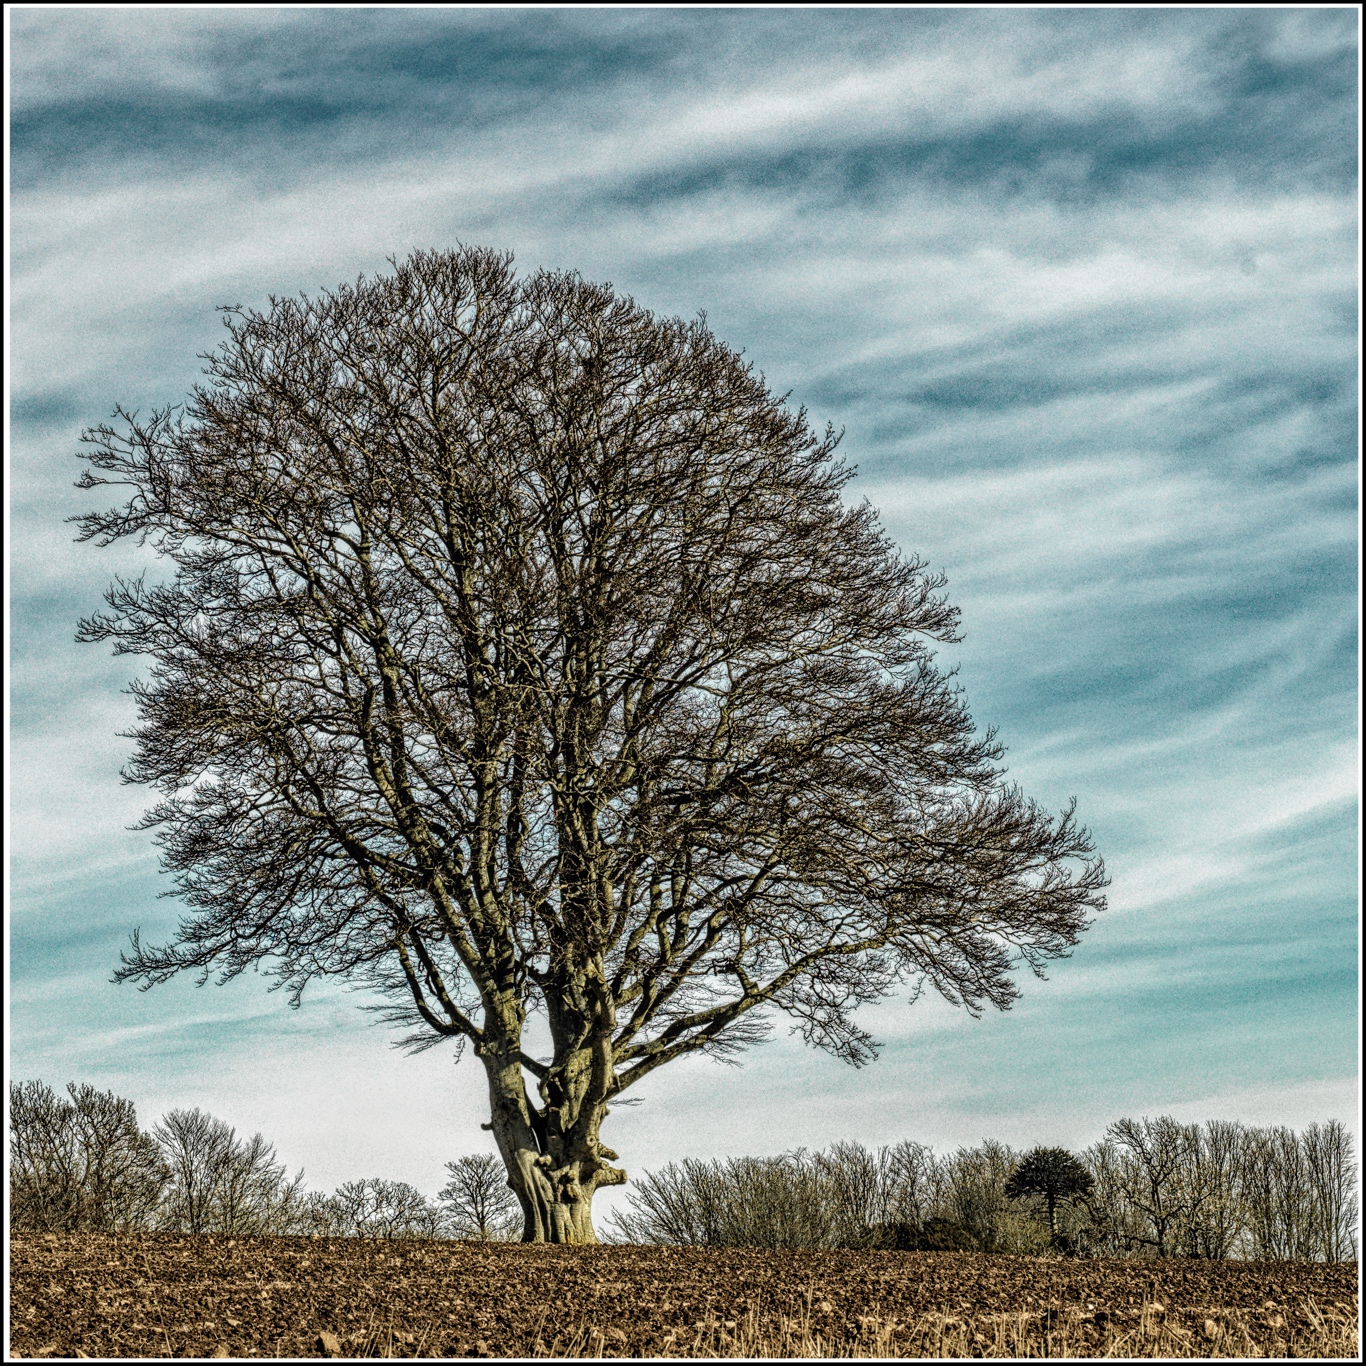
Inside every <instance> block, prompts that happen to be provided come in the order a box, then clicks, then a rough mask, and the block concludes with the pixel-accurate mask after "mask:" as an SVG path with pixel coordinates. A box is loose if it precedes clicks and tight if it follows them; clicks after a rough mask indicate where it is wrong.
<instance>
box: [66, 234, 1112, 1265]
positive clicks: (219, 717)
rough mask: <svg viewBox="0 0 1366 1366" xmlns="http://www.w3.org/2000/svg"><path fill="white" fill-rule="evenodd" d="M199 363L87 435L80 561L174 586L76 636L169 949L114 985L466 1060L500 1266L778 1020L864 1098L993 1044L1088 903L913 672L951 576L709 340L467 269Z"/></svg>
mask: <svg viewBox="0 0 1366 1366" xmlns="http://www.w3.org/2000/svg"><path fill="white" fill-rule="evenodd" d="M224 321H225V323H226V325H227V332H228V336H227V339H226V340H225V342H224V343H223V345H222V346H221V347H220V348H219V349H218V350H217V351H215V352H214V353H213V354H212V355H210V356H208V357H205V359H206V361H207V369H206V372H205V373H206V378H205V381H204V382H203V383H201V384H200V385H198V386H196V388H195V389H194V391H193V393H192V395H191V396H190V398H189V399H188V401H187V402H186V403H185V404H183V405H180V406H177V407H172V408H167V409H163V410H158V411H155V412H152V413H151V414H150V415H148V416H147V417H146V418H140V417H139V416H138V414H136V413H128V412H126V411H124V410H122V409H120V410H119V411H118V413H117V415H116V420H117V422H118V424H119V425H118V426H117V427H115V426H110V425H104V426H100V427H97V428H95V429H92V430H91V431H89V432H87V433H86V436H85V442H86V451H85V458H86V459H87V460H88V462H89V466H90V468H88V469H87V471H86V473H85V475H84V477H83V478H82V480H81V487H85V488H94V487H97V486H101V485H114V486H116V487H119V488H121V489H123V490H124V491H125V494H126V501H125V502H124V503H123V504H122V505H121V506H118V507H115V508H113V509H111V510H109V511H107V512H104V513H91V514H89V515H87V516H85V517H84V518H82V519H80V521H81V530H80V534H81V537H82V539H85V540H91V541H95V542H97V543H99V544H109V543H111V542H113V541H116V540H119V539H122V538H133V539H135V540H139V541H145V542H147V543H149V544H150V545H152V546H153V547H154V548H155V549H156V550H157V551H159V552H160V553H161V554H162V555H163V556H164V557H165V558H166V560H167V561H168V562H169V564H170V566H172V568H173V573H172V574H171V575H170V576H169V578H168V579H167V580H166V581H165V582H161V583H155V584H148V583H147V582H146V581H145V579H139V580H132V581H125V580H118V581H116V582H115V583H114V585H113V586H112V588H111V589H110V591H109V593H108V595H107V603H108V610H107V611H106V612H103V613H100V614H97V615H94V616H92V617H90V618H89V619H87V620H86V621H84V622H82V623H81V627H80V638H81V639H84V640H90V641H96V640H109V641H112V642H113V645H114V648H115V649H116V650H117V651H119V652H129V653H134V654H144V655H148V656H150V657H151V660H152V661H153V663H152V666H151V669H150V673H149V676H148V677H147V678H146V679H145V680H144V681H139V682H137V683H135V684H134V685H133V692H134V695H135V696H136V698H137V702H138V705H139V709H140V717H141V720H140V724H139V725H138V726H137V728H136V729H135V731H133V732H132V738H133V739H134V740H135V741H136V752H135V756H134V758H133V759H132V761H131V763H130V765H129V766H128V768H127V770H126V776H127V778H128V779H129V780H131V781H133V782H139V783H146V784H149V785H151V786H152V787H154V788H156V789H159V790H160V792H161V800H160V801H159V802H158V803H157V804H156V805H155V806H154V807H153V808H152V809H151V810H150V811H149V813H148V815H147V817H146V821H145V826H146V828H148V829H150V830H153V831H155V838H156V842H157V843H158V845H159V847H160V850H161V855H162V859H163V864H164V866H165V868H166V869H167V870H168V871H169V872H170V873H171V874H172V875H173V877H174V879H175V887H176V890H177V893H178V895H179V896H181V897H182V898H183V900H184V902H185V904H186V906H187V907H188V911H189V914H188V915H187V916H186V917H185V918H184V919H183V920H182V922H181V924H180V927H179V930H178V933H177V934H176V936H175V938H174V939H173V941H172V942H170V943H168V944H165V945H163V946H159V947H151V946H148V945H145V944H143V943H141V942H140V940H139V939H138V938H137V936H136V934H135V935H134V939H133V946H132V949H131V951H130V952H129V953H128V954H126V955H125V956H124V961H123V963H122V965H121V967H120V968H119V969H118V972H117V974H116V975H117V977H118V978H119V979H121V980H122V979H131V980H136V981H138V982H140V983H141V984H142V985H143V986H144V987H145V986H150V985H152V984H154V983H157V982H161V981H164V980H166V979H168V978H170V977H172V976H174V975H175V974H177V973H180V972H182V971H186V970H190V971H196V972H197V973H198V974H199V980H200V981H206V980H208V978H209V977H210V976H212V975H213V974H214V973H217V974H218V977H219V980H225V979H227V978H230V977H233V976H235V975H237V974H239V973H241V972H242V971H244V970H245V969H246V968H248V967H252V966H257V965H263V964H264V965H265V966H266V967H267V969H268V970H269V971H271V972H273V973H274V974H275V975H276V977H277V978H278V981H279V983H280V984H281V985H283V986H285V987H287V988H288V991H289V993H290V996H291V999H292V1000H293V1001H294V1002H296V1003H297V1002H298V1000H299V998H300V994H301V993H302V992H303V990H304V989H305V987H306V986H307V984H308V983H309V982H310V981H313V980H314V979H316V978H319V977H325V976H341V977H347V978H350V979H352V980H355V981H358V982H361V983H364V984H368V985H370V986H372V987H374V988H375V989H376V990H378V991H379V992H381V993H383V995H384V997H385V999H386V1000H388V1001H389V1003H390V1004H389V1007H388V1012H389V1016H390V1018H391V1019H393V1020H395V1021H398V1022H402V1023H403V1024H404V1025H405V1026H407V1027H408V1029H409V1032H408V1033H407V1035H406V1036H405V1042H407V1043H408V1044H409V1045H410V1046H413V1047H426V1046H430V1045H433V1044H437V1043H440V1042H442V1041H443V1040H453V1041H457V1042H460V1043H463V1042H465V1041H468V1042H469V1043H471V1044H472V1045H473V1047H474V1049H475V1051H476V1053H477V1054H478V1056H479V1058H480V1059H481V1061H482V1062H483V1065H484V1067H485V1068H486V1070H487V1072H488V1077H489V1085H490V1097H491V1128H492V1131H493V1134H494V1137H495V1138H496V1140H497V1142H498V1146H499V1150H500V1152H501V1153H502V1155H503V1158H504V1162H505V1164H506V1166H507V1168H508V1172H509V1180H510V1184H511V1185H512V1187H513V1189H514V1190H515V1191H516V1193H517V1195H518V1197H519V1199H520V1201H521V1204H522V1209H523V1214H524V1218H525V1235H524V1236H526V1237H527V1238H551V1239H556V1240H560V1241H586V1240H591V1239H592V1236H593V1233H592V1225H591V1221H590V1218H589V1205H590V1202H591V1198H592V1192H593V1190H594V1189H595V1188H596V1187H598V1186H601V1185H604V1184H611V1183H615V1182H620V1181H622V1180H624V1179H625V1176H624V1173H622V1172H621V1171H620V1170H619V1169H617V1168H614V1167H612V1166H610V1165H609V1162H610V1161H611V1160H613V1159H615V1156H616V1155H615V1154H614V1153H612V1152H611V1151H610V1149H608V1148H606V1147H604V1146H603V1145H602V1143H601V1141H600V1137H599V1130H600V1126H601V1123H602V1121H603V1118H604V1116H605V1114H606V1112H607V1108H608V1102H609V1101H611V1100H612V1099H613V1098H614V1097H617V1096H619V1095H621V1093H623V1092H624V1091H626V1090H627V1089H628V1088H630V1087H631V1086H633V1085H635V1084H636V1083H637V1082H639V1081H640V1080H641V1079H642V1078H644V1077H646V1076H648V1075H650V1074H651V1073H652V1072H654V1071H656V1070H657V1069H658V1068H660V1067H662V1066H664V1065H666V1064H667V1063H670V1062H673V1061H675V1060H676V1059H678V1058H681V1057H684V1056H687V1055H689V1054H693V1053H698V1052H710V1053H719V1054H724V1053H727V1052H732V1051H734V1050H736V1049H738V1048H740V1047H741V1046H743V1045H744V1044H746V1043H749V1042H752V1041H754V1040H756V1039H758V1038H760V1037H762V1035H763V1033H764V1031H765V1029H766V1028H767V1027H768V1026H767V1023H766V1021H767V1019H768V1018H770V1017H773V1016H777V1015H786V1016H787V1017H788V1018H789V1019H790V1020H791V1022H792V1023H793V1025H794V1027H795V1028H796V1029H798V1030H799V1031H800V1032H801V1034H802V1035H803V1037H804V1038H805V1039H806V1040H807V1041H808V1042H810V1043H812V1044H814V1045H816V1046H818V1047H821V1048H824V1049H827V1050H829V1051H830V1052H832V1053H834V1054H835V1055H837V1056H839V1057H842V1058H844V1059H846V1060H848V1061H849V1062H851V1063H853V1064H855V1065H859V1064H862V1063H865V1062H867V1061H869V1060H870V1059H871V1058H872V1057H873V1056H874V1053H875V1044H874V1041H873V1040H872V1039H871V1038H870V1037H869V1036H868V1034H867V1033H866V1032H865V1031H864V1030H863V1029H862V1028H861V1027H860V1026H859V1024H858V1022H857V1020H856V1017H855V1015H856V1011H857V1008H858V1007H859V1006H860V1005H862V1004H864V1003H866V1002H869V1001H873V1000H875V999H878V998H880V997H882V996H884V995H886V994H887V993H889V992H893V991H896V990H898V989H903V988H904V989H906V990H908V991H910V992H912V993H914V992H916V991H918V990H919V989H920V988H921V987H922V986H923V985H924V984H929V985H930V986H932V987H933V988H934V989H935V990H937V991H938V992H939V993H941V994H942V995H943V996H944V997H945V998H946V999H947V1000H949V1001H951V1002H953V1003H955V1004H961V1005H963V1006H965V1007H966V1008H967V1009H969V1010H970V1011H974V1012H976V1011H980V1010H981V1009H982V1008H984V1007H985V1006H987V1005H991V1006H995V1007H999V1008H1002V1009H1004V1008H1006V1007H1008V1006H1009V1005H1010V1003H1011V1001H1012V1000H1013V999H1015V997H1016V995H1017V988H1016V987H1015V985H1014V983H1013V982H1012V980H1011V976H1010V974H1011V973H1012V971H1014V970H1015V969H1016V968H1017V967H1018V966H1020V965H1021V964H1023V965H1027V966H1028V967H1030V968H1032V969H1034V970H1035V971H1036V972H1039V971H1041V969H1042V966H1043V964H1044V963H1045V962H1046V961H1047V960H1048V959H1050V958H1054V957H1057V956H1060V955H1063V954H1065V953H1066V952H1067V950H1068V949H1069V948H1070V947H1071V946H1072V945H1073V944H1074V943H1075V942H1076V940H1077V937H1078V936H1079V934H1080V933H1081V931H1082V930H1083V929H1084V927H1085V925H1086V924H1087V923H1088V917H1089V916H1090V915H1091V914H1092V913H1094V912H1095V911H1096V910H1097V909H1098V908H1100V907H1101V906H1102V905H1103V898H1102V896H1101V889H1102V887H1103V886H1104V883H1105V877H1104V871H1103V867H1102V865H1101V862H1100V860H1099V859H1098V858H1095V857H1094V856H1093V851H1092V846H1091V843H1090V841H1089V838H1088V836H1087V834H1086V832H1085V831H1084V830H1083V829H1081V828H1080V827H1079V826H1078V825H1077V824H1076V822H1075V820H1074V817H1073V813H1072V810H1071V808H1068V809H1067V810H1065V811H1064V812H1062V813H1061V814H1060V815H1058V816H1052V815H1050V814H1048V813H1047V812H1045V811H1044V810H1042V809H1041V808H1039V807H1038V806H1037V805H1036V804H1035V803H1033V802H1032V801H1030V800H1028V799H1027V798H1025V797H1024V796H1023V794H1022V793H1021V792H1020V791H1019V790H1018V789H1017V788H1016V787H1015V786H1014V785H1012V784H1010V783H1008V782H1006V781H1005V778H1004V774H1003V772H1002V770H1001V769H1000V768H999V767H998V766H997V760H998V759H999V758H1000V757H1001V750H1000V747H999V746H998V745H997V744H996V742H995V740H994V737H993V736H992V734H991V733H986V734H978V733H976V731H975V729H974V726H973V723H972V720H971V718H970V716H969V715H968V712H967V709H966V705H965V703H964V700H963V698H962V696H961V694H960V692H959V691H958V690H957V689H956V687H955V686H954V685H953V683H952V680H951V678H950V677H949V676H947V675H946V674H945V673H944V672H943V671H941V670H939V669H937V668H936V666H935V663H934V659H933V654H932V648H931V647H932V644H933V643H934V642H949V641H954V640H956V639H957V636H956V627H957V612H956V610H955V609H954V608H953V607H951V606H950V605H949V604H948V603H947V601H946V600H945V598H944V596H943V594H942V589H943V587H944V581H943V579H942V578H941V577H940V576H938V575H935V574H932V573H930V572H929V571H928V569H927V566H926V565H925V564H924V563H923V562H922V561H921V560H919V559H917V558H914V557H908V556H905V555H903V554H901V553H900V552H899V551H898V550H897V548H896V547H895V546H894V545H893V543H892V542H891V541H890V539H889V538H888V537H887V535H886V534H885V533H884V532H883V530H882V529H881V527H880V525H879V522H878V518H877V515H876V513H875V511H874V510H873V509H872V508H871V507H870V506H868V504H867V503H866V502H863V503H847V502H846V501H844V499H843V497H842V495H843V493H844V491H845V488H846V485H847V483H848V481H849V480H850V478H851V477H852V473H853V472H852V470H851V469H850V468H849V467H847V466H846V465H844V464H843V463H842V462H841V461H840V460H839V459H838V458H837V456H836V453H835V451H836V445H837V441H838V438H837V437H836V435H835V434H834V433H833V432H832V431H831V430H830V429H829V428H827V429H826V430H825V432H824V434H817V433H815V432H813V431H812V429H811V427H810V426H809V424H808V422H807V418H806V414H805V412H804V411H802V410H795V411H794V410H793V409H791V408H790V407H788V406H787V404H786V403H785V401H784V399H783V398H780V397H775V396H774V395H773V394H771V393H770V392H769V390H768V389H767V387H766V385H765V383H764V380H763V377H762V376H761V375H759V374H757V373H756V372H755V371H754V369H753V368H752V367H751V366H749V365H747V364H745V363H744V361H743V360H742V358H741V357H740V356H738V355H737V354H736V353H734V352H733V351H731V350H729V349H728V348H727V347H725V346H724V345H723V344H722V343H721V342H719V341H718V340H717V339H716V338H715V337H714V336H713V335H712V333H711V332H710V331H709V330H708V328H707V326H706V324H705V320H704V319H699V320H697V321H693V322H683V321H679V320H676V319H671V320H663V319H659V318H656V317H655V316H653V315H652V314H650V313H649V312H647V311H646V310H645V309H643V308H641V307H639V306H637V305H636V304H635V303H634V302H633V301H632V300H631V299H629V298H623V297H619V296H618V295H616V294H614V293H613V291H612V290H611V288H610V287H609V286H606V285H596V284H591V283H588V282H586V281H584V280H582V279H581V278H580V277H579V276H578V275H575V274H555V273H550V272H546V271H540V272H537V273H534V274H531V275H529V276H526V277H522V278H519V277H517V276H516V275H515V274H514V272H513V269H512V260H511V257H510V256H509V255H500V254H497V253H494V252H490V251H484V250H477V249H468V248H462V249H460V250H456V251H451V252H418V253H416V254H415V255H413V256H412V257H411V258H409V259H408V260H406V261H404V262H402V263H398V262H395V263H394V270H393V273H392V274H389V275H382V276H378V277H375V278H373V279H361V280H359V281H358V282H357V283H356V284H355V285H354V286H347V287H342V288H339V289H338V290H336V291H335V292H331V293H325V294H323V295H322V296H321V297H320V298H316V299H310V298H307V297H302V298H298V299H275V298H272V299H271V301H270V306H269V308H268V309H266V310H265V311H264V312H259V311H255V310H251V309H246V308H241V307H237V308H231V309H227V310H225V318H224ZM537 1011H539V1012H543V1013H544V1016H545V1018H546V1020H547V1022H548V1025H549V1030H550V1035H551V1039H552V1049H551V1055H550V1056H548V1057H536V1056H533V1055H532V1053H530V1052H529V1051H527V1049H526V1048H525V1047H524V1039H523V1034H524V1029H525V1026H526V1021H527V1017H528V1014H529V1013H530V1012H537ZM528 1077H530V1078H531V1082H532V1085H534V1088H535V1092H536V1094H535V1097H534V1098H533V1095H532V1093H531V1090H530V1089H529V1088H528V1085H527V1078H528Z"/></svg>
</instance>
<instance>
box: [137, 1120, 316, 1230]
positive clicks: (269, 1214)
mask: <svg viewBox="0 0 1366 1366" xmlns="http://www.w3.org/2000/svg"><path fill="white" fill-rule="evenodd" d="M152 1132H153V1134H154V1135H155V1136H156V1141H157V1143H158V1144H160V1146H161V1151H162V1154H163V1156H164V1159H165V1161H166V1164H167V1167H168V1168H169V1170H170V1174H171V1175H170V1182H169V1185H168V1188H167V1191H166V1202H165V1209H164V1212H163V1221H164V1222H165V1223H166V1225H167V1226H168V1227H170V1228H174V1229H179V1230H181V1231H182V1232H185V1233H240V1234H269V1233H284V1232H287V1231H290V1230H291V1227H292V1225H293V1223H294V1220H295V1218H296V1213H295V1211H296V1209H297V1207H298V1206H299V1205H300V1204H301V1202H302V1201H303V1200H304V1198H305V1196H304V1190H303V1179H304V1174H303V1172H302V1171H300V1172H299V1173H298V1174H297V1175H296V1176H295V1177H294V1179H293V1180H292V1181H289V1180H287V1179H286V1172H285V1165H284V1163H283V1162H279V1161H277V1160H276V1157H275V1148H274V1146H273V1145H272V1144H270V1143H268V1142H266V1140H265V1139H264V1138H263V1137H262V1136H261V1135H260V1134H253V1135H252V1137H251V1138H250V1139H243V1140H239V1139H238V1137H237V1131H236V1129H234V1128H232V1126H231V1125H229V1124H227V1123H225V1122H224V1121H223V1120H221V1119H215V1118H214V1117H213V1116H212V1115H209V1114H206V1113H204V1111H202V1110H199V1109H194V1110H171V1111H170V1112H168V1113H167V1114H166V1115H164V1116H163V1117H162V1120H161V1123H160V1124H158V1125H157V1126H156V1127H155V1128H154V1129H153V1130H152Z"/></svg>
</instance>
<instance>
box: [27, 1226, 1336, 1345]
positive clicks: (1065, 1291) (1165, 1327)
mask: <svg viewBox="0 0 1366 1366" xmlns="http://www.w3.org/2000/svg"><path fill="white" fill-rule="evenodd" d="M10 1258H11V1261H10V1322H11V1341H10V1353H11V1355H12V1356H15V1357H35V1356H66V1357H73V1356H90V1357H155V1356H168V1355H169V1356H178V1357H212V1356H267V1357H309V1356H314V1357H316V1356H324V1355H337V1356H344V1357H352V1356H428V1357H490V1356H492V1357H499V1356H515V1357H526V1356H571V1355H572V1356H587V1355H591V1356H598V1355H604V1356H636V1357H640V1356H647V1357H648V1356H779V1355H787V1356H793V1355H816V1356H836V1355H838V1356H854V1355H857V1356H1023V1355H1029V1356H1034V1355H1044V1354H1045V1353H1047V1354H1049V1355H1075V1356H1091V1355H1123V1356H1140V1355H1142V1356H1153V1355H1162V1356H1232V1355H1237V1356H1267V1355H1271V1356H1283V1355H1291V1354H1296V1355H1319V1356H1322V1355H1350V1354H1352V1353H1353V1352H1354V1351H1355V1347H1356V1338H1355V1321H1356V1313H1357V1296H1356V1281H1357V1272H1356V1265H1355V1263H1352V1264H1346V1265H1343V1264H1338V1265H1327V1266H1325V1265H1318V1264H1300V1263H1293V1264H1291V1263H1252V1262H1223V1263H1199V1262H1190V1261H1167V1262H1132V1261H1086V1260H1076V1261H1068V1260H1061V1259H1053V1258H1049V1259H1043V1258H1027V1257H986V1256H978V1255H974V1254H969V1253H948V1252H941V1253H936V1252H799V1251H766V1250H758V1249H725V1250H715V1251H713V1250H705V1249H696V1248H681V1249H680V1248H659V1247H610V1246H604V1247H590V1248H557V1247H534V1246H521V1245H517V1244H510V1245H509V1244H493V1245H487V1244H485V1245H480V1244H473V1243H444V1242H439V1243H421V1242H394V1243H385V1242H379V1241H371V1240H360V1239H342V1238H337V1239H321V1240H318V1239H314V1240H310V1239H303V1238H261V1239H237V1240H233V1239H225V1238H217V1239H215V1238H208V1237H198V1238H190V1237H179V1236H175V1235H170V1234H153V1235H130V1236H124V1237H113V1236H102V1235H89V1234H64V1235H60V1236H54V1235H50V1234H49V1235H42V1234H24V1235H19V1236H16V1237H14V1238H12V1239H11V1241H10Z"/></svg>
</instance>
